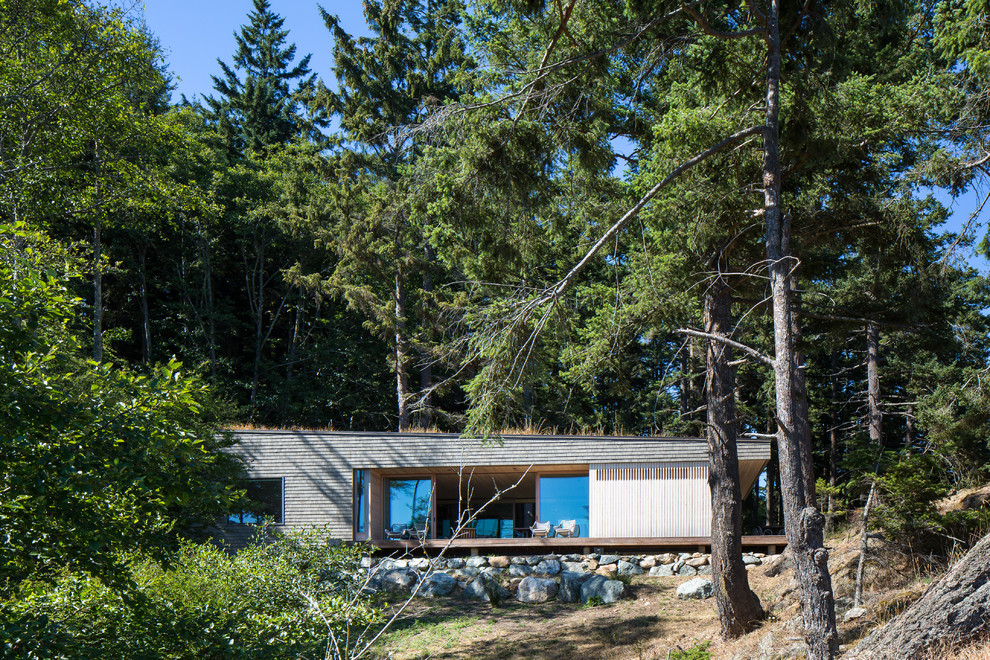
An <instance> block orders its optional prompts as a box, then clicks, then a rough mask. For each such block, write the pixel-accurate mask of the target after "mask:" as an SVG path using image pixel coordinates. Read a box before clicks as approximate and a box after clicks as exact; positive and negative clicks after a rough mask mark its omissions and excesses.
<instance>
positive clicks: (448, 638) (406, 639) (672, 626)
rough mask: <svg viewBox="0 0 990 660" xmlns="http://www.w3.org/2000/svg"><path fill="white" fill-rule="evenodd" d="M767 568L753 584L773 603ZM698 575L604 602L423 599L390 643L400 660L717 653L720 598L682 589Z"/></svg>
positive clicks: (644, 579) (659, 581)
mask: <svg viewBox="0 0 990 660" xmlns="http://www.w3.org/2000/svg"><path fill="white" fill-rule="evenodd" d="M762 573H763V568H762V567H759V568H756V569H755V570H753V571H752V572H751V573H750V585H751V587H752V588H753V589H754V591H756V592H757V594H759V595H760V598H761V600H762V601H763V602H764V603H765V604H766V603H767V602H768V601H769V600H773V599H775V598H776V594H775V593H774V590H775V589H776V588H777V583H778V582H779V579H776V580H775V579H771V578H766V577H764V576H763V575H762ZM690 579H691V578H687V577H683V578H671V577H664V578H657V577H649V576H638V577H636V578H633V580H632V582H631V584H630V585H629V586H628V587H627V596H626V598H624V599H623V600H621V601H619V602H617V603H615V604H613V605H602V606H598V607H589V606H582V605H580V604H577V603H560V602H550V603H546V604H542V605H523V604H521V603H519V602H517V601H516V600H515V599H512V598H509V599H506V600H505V601H504V602H503V604H502V606H501V607H498V608H492V607H490V606H489V605H488V603H485V602H478V601H465V600H461V599H458V598H451V599H437V600H433V601H427V600H419V601H416V602H414V603H413V604H412V605H411V606H410V607H409V608H407V610H406V611H405V612H404V613H403V616H402V618H401V619H400V620H399V621H397V622H396V624H395V625H394V627H393V629H392V630H391V631H390V633H389V635H388V639H387V641H386V642H385V644H384V648H385V649H387V652H388V653H389V654H390V655H389V656H388V657H392V658H395V659H396V660H400V659H402V660H411V659H413V658H427V657H429V658H464V659H466V658H479V659H488V660H495V659H502V658H547V659H567V660H575V659H580V660H599V659H602V660H604V659H606V658H607V659H609V660H612V659H615V660H625V659H632V658H635V659H643V660H652V659H665V658H667V654H668V652H669V651H671V650H677V649H685V650H686V649H690V648H692V647H695V646H697V645H698V644H699V643H702V642H709V643H710V644H711V645H710V647H709V648H708V650H709V651H711V652H713V653H714V654H715V655H716V657H717V656H718V655H719V652H720V651H721V650H722V649H720V646H721V642H720V640H719V638H718V619H717V615H716V612H715V600H714V599H708V600H705V601H697V600H686V601H685V600H679V599H678V598H677V596H676V589H677V587H678V585H680V584H681V583H682V582H686V581H687V580H690Z"/></svg>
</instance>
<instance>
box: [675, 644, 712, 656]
mask: <svg viewBox="0 0 990 660" xmlns="http://www.w3.org/2000/svg"><path fill="white" fill-rule="evenodd" d="M711 645H712V643H711V642H698V643H697V644H695V645H694V646H692V647H691V648H689V649H682V648H680V647H678V648H677V649H673V650H671V651H670V653H668V654H667V657H668V658H670V660H711V657H712V652H711V651H709V650H708V647H709V646H711Z"/></svg>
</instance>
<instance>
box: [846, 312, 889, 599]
mask: <svg viewBox="0 0 990 660" xmlns="http://www.w3.org/2000/svg"><path fill="white" fill-rule="evenodd" d="M866 398H867V401H868V404H869V407H868V411H867V420H868V423H869V430H870V440H871V441H872V443H873V444H874V445H876V447H877V455H878V456H879V455H880V453H881V452H883V415H882V413H881V412H880V328H879V327H878V326H877V324H876V323H869V324H867V326H866ZM879 468H880V462H879V459H878V460H877V467H876V469H875V470H874V472H876V471H877V470H879ZM876 489H877V480H876V474H874V476H873V479H872V480H871V481H870V494H869V495H867V497H866V506H864V507H863V522H862V526H861V529H860V547H859V564H858V566H857V567H856V587H855V590H854V592H853V607H859V605H860V603H861V602H862V600H863V567H864V566H865V565H866V557H867V555H869V553H870V507H871V506H872V504H873V495H874V493H875V491H876Z"/></svg>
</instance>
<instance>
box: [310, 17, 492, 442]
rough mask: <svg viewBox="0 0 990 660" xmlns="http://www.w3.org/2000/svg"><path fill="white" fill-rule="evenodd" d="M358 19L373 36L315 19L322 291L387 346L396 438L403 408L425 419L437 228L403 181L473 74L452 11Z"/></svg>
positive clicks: (405, 423) (412, 186)
mask: <svg viewBox="0 0 990 660" xmlns="http://www.w3.org/2000/svg"><path fill="white" fill-rule="evenodd" d="M364 9H365V17H366V19H367V22H368V25H369V27H370V29H371V30H372V32H373V33H374V34H375V36H374V37H370V38H364V37H362V38H359V39H357V40H355V39H353V38H352V37H351V36H350V35H348V34H347V33H346V32H344V30H342V29H341V27H340V25H339V23H338V21H337V19H336V17H334V16H332V15H330V14H328V13H327V12H326V11H325V10H323V9H322V8H321V13H322V15H323V19H324V21H325V23H326V25H327V29H328V30H329V31H330V32H331V34H332V36H333V39H334V60H335V64H334V71H335V73H336V76H337V81H338V87H339V90H338V91H337V92H331V91H330V90H326V89H323V90H321V103H322V107H324V108H326V109H327V110H329V111H330V112H332V113H334V114H336V115H337V116H338V117H339V118H340V126H341V129H342V131H343V141H344V147H343V148H342V149H341V151H340V152H339V153H338V154H337V157H336V158H335V160H334V163H333V164H332V171H333V172H334V173H335V174H336V175H337V177H338V179H339V180H340V188H339V192H338V197H339V202H338V204H337V205H336V208H334V209H331V210H330V213H331V214H332V228H331V232H332V236H327V237H326V238H325V242H326V243H327V244H329V245H332V246H333V247H334V248H335V250H336V252H337V256H338V258H339V261H338V263H337V266H336V268H335V270H334V273H333V276H332V277H331V279H330V282H329V288H330V289H331V290H332V291H334V292H335V293H337V294H342V295H343V297H345V298H346V299H347V301H348V303H349V305H351V306H352V307H353V308H354V309H356V310H358V311H360V313H362V314H364V315H365V316H366V318H367V319H368V320H367V325H368V327H369V328H370V329H372V330H373V331H374V332H375V333H376V334H378V335H379V336H381V337H382V338H383V339H384V340H385V341H386V342H387V343H388V344H389V347H390V352H391V354H392V358H391V367H392V370H393V372H394V374H395V379H396V400H397V413H398V428H399V430H400V431H404V430H406V429H408V428H409V425H410V414H411V411H412V408H413V407H418V408H422V409H424V410H425V411H429V409H430V404H429V395H430V392H431V390H432V383H431V375H430V371H429V370H430V368H431V366H430V365H431V363H432V361H433V357H432V355H431V351H430V344H431V340H430V336H429V330H428V320H429V317H430V313H429V305H430V299H431V297H432V295H433V289H434V287H435V286H436V285H437V284H438V282H437V281H436V278H435V275H436V274H437V273H436V265H435V263H434V260H435V256H436V255H435V245H434V243H433V234H434V233H435V232H436V231H437V226H436V224H437V222H438V219H437V218H436V217H435V216H434V215H432V214H431V213H429V212H427V213H420V212H417V209H422V208H423V199H422V198H421V195H422V193H423V188H422V186H421V182H420V180H419V178H418V177H417V176H415V175H414V169H415V167H416V163H417V161H418V159H419V158H420V157H421V156H422V154H423V151H424V149H425V148H426V147H427V141H426V139H425V138H424V137H423V136H421V135H417V133H416V130H415V129H416V128H417V126H418V125H420V124H421V123H422V122H424V121H425V119H426V118H427V117H428V116H429V115H430V113H431V112H433V111H434V110H435V109H436V107H437V106H441V105H443V104H445V103H450V102H453V101H456V100H457V99H458V97H459V96H460V95H461V94H462V93H463V92H464V91H465V89H466V88H467V87H468V86H469V84H470V83H469V79H468V78H466V75H467V72H468V71H469V70H470V69H471V68H472V67H473V63H472V61H471V58H470V57H469V56H468V55H467V53H466V46H465V44H464V41H463V39H462V37H461V34H460V31H459V24H460V10H461V6H460V3H459V2H457V1H456V0H426V1H425V2H420V1H412V2H401V1H398V0H384V1H382V2H373V1H372V2H366V3H365V5H364ZM416 276H419V278H420V281H421V282H422V285H421V286H419V287H417V286H416V285H415V284H414V277H416ZM417 306H418V308H419V310H418V311H419V313H418V314H416V308H417ZM417 326H419V331H417ZM417 353H418V354H419V358H420V381H421V390H422V395H421V397H420V400H419V401H418V402H416V403H417V405H416V406H414V401H413V394H412V392H413V390H414V387H413V386H412V385H411V384H410V371H411V363H412V359H413V357H414V355H415V354H417ZM428 419H429V417H428V415H424V416H423V418H422V419H421V421H422V422H423V423H424V424H428V423H429V422H428Z"/></svg>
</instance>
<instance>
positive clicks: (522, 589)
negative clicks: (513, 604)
mask: <svg viewBox="0 0 990 660" xmlns="http://www.w3.org/2000/svg"><path fill="white" fill-rule="evenodd" d="M556 595H557V583H556V582H554V581H553V580H548V579H546V578H538V577H532V576H530V577H527V578H523V581H522V582H520V583H519V588H518V589H517V590H516V600H518V601H519V602H520V603H545V602H547V601H548V600H550V599H552V598H553V597H554V596H556Z"/></svg>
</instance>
